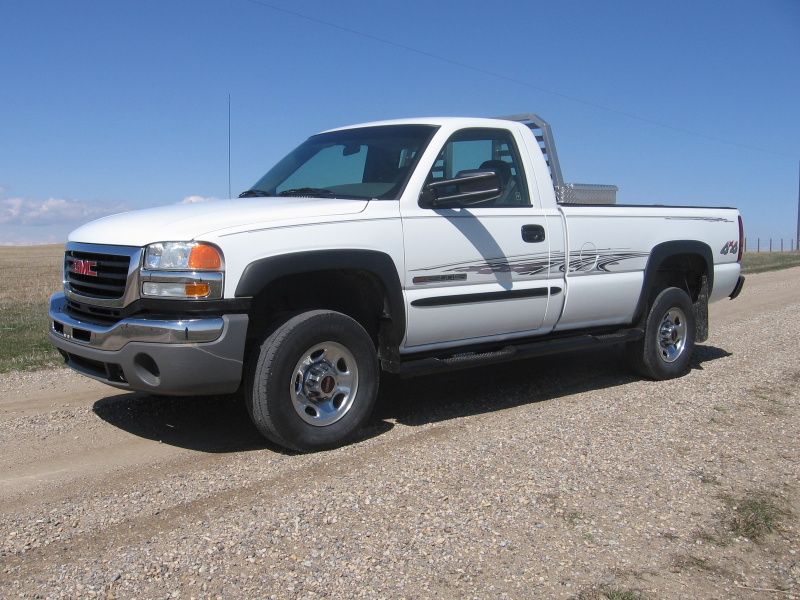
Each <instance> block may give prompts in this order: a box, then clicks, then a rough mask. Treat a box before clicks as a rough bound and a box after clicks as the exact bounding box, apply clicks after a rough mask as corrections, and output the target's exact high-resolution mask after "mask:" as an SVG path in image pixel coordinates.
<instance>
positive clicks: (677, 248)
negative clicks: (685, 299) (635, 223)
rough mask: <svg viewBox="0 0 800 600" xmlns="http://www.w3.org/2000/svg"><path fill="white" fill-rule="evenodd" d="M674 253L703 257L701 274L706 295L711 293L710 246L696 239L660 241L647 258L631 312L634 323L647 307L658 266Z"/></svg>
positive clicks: (711, 265)
mask: <svg viewBox="0 0 800 600" xmlns="http://www.w3.org/2000/svg"><path fill="white" fill-rule="evenodd" d="M676 254H696V255H698V256H700V257H701V258H702V259H703V261H704V262H705V263H706V270H705V272H704V273H702V274H703V275H705V276H706V279H707V280H708V295H709V296H710V295H711V290H712V289H713V287H714V254H713V253H712V252H711V247H710V246H709V245H708V244H706V243H705V242H699V241H697V240H674V241H671V242H662V243H661V244H657V245H656V246H654V247H653V249H652V250H651V251H650V256H649V257H648V259H647V266H646V267H645V269H644V281H643V283H642V291H641V293H640V294H639V302H637V303H636V310H635V311H634V313H633V322H634V323H638V322H639V320H640V319H641V318H642V316H643V315H644V313H645V310H646V309H647V303H648V301H649V300H650V293H651V292H652V290H653V286H654V285H655V282H656V277H657V276H658V269H659V267H660V266H661V264H662V263H663V262H664V261H665V260H666V259H667V258H669V257H670V256H674V255H676Z"/></svg>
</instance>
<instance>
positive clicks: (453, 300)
mask: <svg viewBox="0 0 800 600" xmlns="http://www.w3.org/2000/svg"><path fill="white" fill-rule="evenodd" d="M549 291H550V293H551V294H558V293H560V292H561V288H558V287H552V288H549ZM547 292H548V288H546V287H543V288H534V289H530V290H509V291H507V292H482V293H480V294H459V295H455V296H436V297H432V298H420V299H419V300H414V301H413V302H412V303H411V306H414V307H418V306H451V305H453V304H474V303H476V302H497V301H500V300H515V299H517V298H538V297H541V296H547Z"/></svg>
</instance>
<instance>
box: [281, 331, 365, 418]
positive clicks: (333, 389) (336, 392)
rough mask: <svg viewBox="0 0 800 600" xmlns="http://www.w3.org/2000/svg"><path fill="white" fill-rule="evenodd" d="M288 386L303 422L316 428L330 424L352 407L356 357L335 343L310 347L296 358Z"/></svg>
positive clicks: (356, 378) (354, 395) (356, 371)
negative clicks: (298, 358)
mask: <svg viewBox="0 0 800 600" xmlns="http://www.w3.org/2000/svg"><path fill="white" fill-rule="evenodd" d="M289 387H290V389H289V393H290V395H291V398H292V404H293V405H294V409H295V411H297V414H298V415H299V416H300V418H301V419H303V421H305V422H306V423H308V424H309V425H314V426H315V427H325V426H326V425H332V424H333V423H336V421H338V420H339V419H341V418H342V417H344V416H345V415H346V414H347V411H349V410H350V408H351V407H352V406H353V401H354V400H355V397H356V393H357V392H358V366H357V365H356V359H355V357H354V356H353V354H352V353H351V352H350V351H349V350H348V349H347V348H345V347H344V346H342V345H341V344H337V343H336V342H323V343H321V344H317V345H315V346H312V347H311V348H309V349H308V350H306V351H305V352H303V354H302V356H301V357H300V360H298V361H297V364H296V365H295V367H294V371H293V372H292V381H291V383H290V384H289Z"/></svg>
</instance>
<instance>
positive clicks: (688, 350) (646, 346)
mask: <svg viewBox="0 0 800 600" xmlns="http://www.w3.org/2000/svg"><path fill="white" fill-rule="evenodd" d="M694 340H695V320H694V311H693V308H692V299H691V298H690V297H689V295H688V294H687V293H686V292H684V291H683V290H681V289H679V288H674V287H673V288H667V289H665V290H663V291H662V292H661V293H659V294H658V295H657V296H656V298H655V300H654V301H653V303H652V305H651V307H650V311H649V312H648V314H647V321H646V325H645V332H644V337H643V338H642V339H640V340H637V341H635V342H628V344H627V345H626V352H627V357H628V363H629V364H630V366H631V367H632V368H633V370H634V371H636V372H637V373H639V374H640V375H643V376H644V377H649V378H651V379H656V380H662V379H672V378H674V377H679V376H680V375H682V374H683V373H684V372H686V370H687V369H688V368H689V361H690V360H691V358H692V351H693V350H694Z"/></svg>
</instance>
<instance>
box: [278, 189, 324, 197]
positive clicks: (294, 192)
mask: <svg viewBox="0 0 800 600" xmlns="http://www.w3.org/2000/svg"><path fill="white" fill-rule="evenodd" d="M322 194H328V195H330V196H334V197H335V196H336V192H332V191H331V190H326V189H323V188H311V187H304V188H294V189H291V190H283V191H282V192H278V196H320V195H322Z"/></svg>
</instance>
